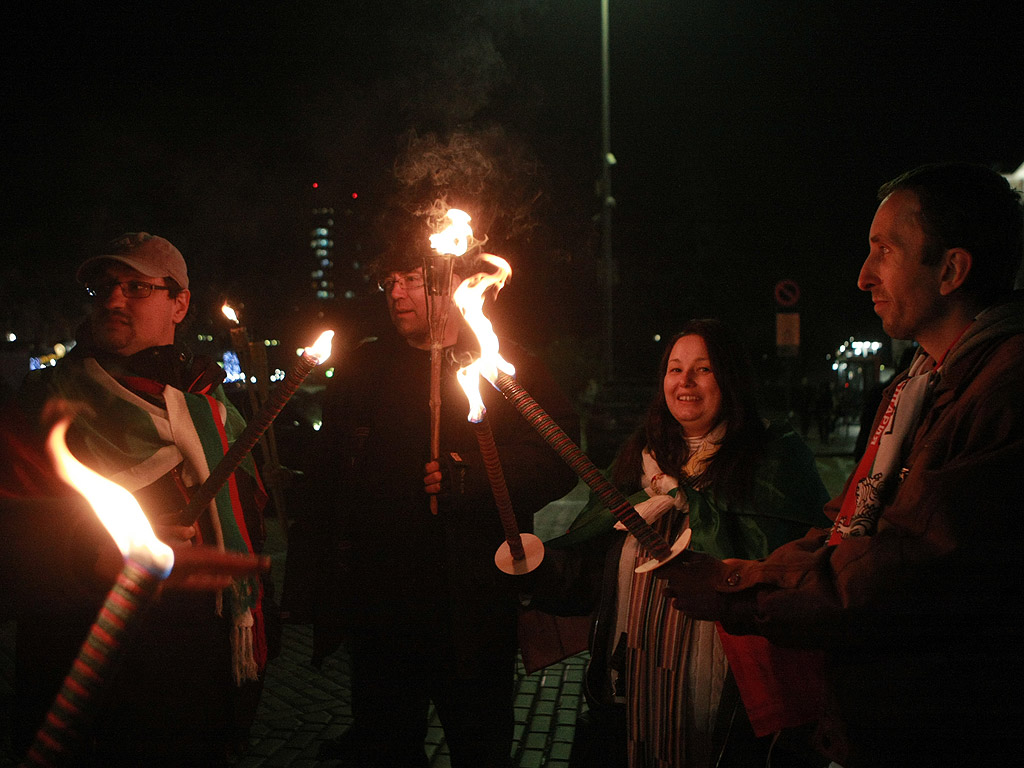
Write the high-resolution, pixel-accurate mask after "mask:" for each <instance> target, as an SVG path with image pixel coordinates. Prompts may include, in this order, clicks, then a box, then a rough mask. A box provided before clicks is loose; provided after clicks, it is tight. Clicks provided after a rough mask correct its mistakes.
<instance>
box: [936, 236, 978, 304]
mask: <svg viewBox="0 0 1024 768" xmlns="http://www.w3.org/2000/svg"><path fill="white" fill-rule="evenodd" d="M942 261H943V267H942V279H941V282H940V283H939V292H940V293H941V294H942V295H943V296H949V295H950V294H951V293H953V292H954V291H955V290H957V289H958V288H960V286H962V285H963V284H964V282H965V281H966V280H967V276H968V275H969V274H970V273H971V267H972V266H973V264H974V257H973V256H971V252H970V251H965V250H964V249H963V248H950V249H949V250H948V251H946V253H945V255H943V257H942Z"/></svg>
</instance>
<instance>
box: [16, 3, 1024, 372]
mask: <svg viewBox="0 0 1024 768" xmlns="http://www.w3.org/2000/svg"><path fill="white" fill-rule="evenodd" d="M896 5H900V4H897V3H886V4H881V3H879V4H876V3H850V2H829V1H827V0H819V1H812V0H780V1H779V2H773V3H734V2H732V3H730V2H683V0H636V2H625V1H624V0H612V2H611V22H610V30H611V56H610V60H611V108H612V123H611V147H612V151H613V153H614V155H615V157H616V160H617V165H615V166H614V168H613V169H612V193H613V195H614V197H615V200H616V207H615V209H614V214H613V225H612V229H613V254H614V258H615V261H616V265H617V272H618V280H619V283H618V286H617V288H616V291H615V309H614V314H613V317H614V323H615V329H616V340H615V347H614V359H615V364H616V370H615V376H616V378H621V379H631V378H641V379H647V378H649V377H650V374H651V372H652V370H653V366H654V361H655V360H656V358H657V355H658V354H659V352H660V345H659V344H658V342H657V341H656V340H655V334H663V335H668V334H671V333H672V331H673V330H674V329H675V328H676V327H678V326H679V325H681V324H682V322H684V321H685V320H686V319H687V318H689V317H691V316H695V315H719V316H721V317H723V318H725V319H726V320H728V321H729V322H731V323H733V324H735V325H736V326H737V327H739V328H740V329H741V330H742V331H743V333H744V335H745V337H746V338H747V340H748V342H749V344H750V346H751V350H752V352H754V354H755V357H756V358H757V359H758V360H759V361H760V362H761V363H762V364H763V365H764V366H765V367H766V369H770V368H771V367H772V365H773V360H774V354H775V347H774V344H775V335H774V334H775V331H774V315H775V312H776V309H777V308H776V306H775V304H774V300H773V286H774V285H775V284H776V282H777V281H778V280H780V279H782V278H788V279H791V280H794V281H796V282H797V283H798V284H799V286H800V289H801V298H800V302H799V304H798V306H797V307H796V308H797V309H798V310H799V312H800V315H801V325H802V337H801V349H800V357H799V358H798V360H797V361H796V362H795V363H793V364H795V365H797V366H799V372H800V373H809V374H810V375H812V376H815V375H818V374H819V373H821V372H824V371H826V370H827V367H826V360H825V355H826V354H828V353H830V352H832V351H834V349H835V348H836V346H837V345H838V344H839V343H841V342H842V341H843V340H845V339H848V338H849V337H851V336H856V337H858V338H867V339H877V340H885V337H884V336H883V333H882V330H881V327H880V324H879V323H878V322H877V319H876V318H875V317H874V314H873V312H872V311H871V308H870V302H869V301H868V300H867V298H866V297H865V296H864V295H862V294H860V293H859V292H858V291H857V289H856V285H855V283H856V277H857V272H858V269H859V267H860V263H861V261H862V259H863V256H864V254H865V253H866V237H867V229H868V225H869V223H870V219H871V216H872V213H873V211H874V208H875V207H876V204H877V203H876V201H875V197H874V196H875V191H876V189H877V188H878V186H879V185H880V184H881V183H882V182H884V181H886V180H887V179H889V178H891V177H893V176H895V175H896V174H898V173H899V172H901V171H903V170H906V169H908V168H910V167H913V166H915V165H917V164H920V163H923V162H929V161H935V160H967V161H972V162H978V163H982V164H985V165H989V166H991V167H993V168H995V169H996V170H999V171H1000V172H1004V173H1009V172H1012V171H1013V170H1015V169H1016V168H1017V167H1018V166H1019V165H1020V164H1021V162H1022V161H1024V137H1022V131H1021V127H1022V120H1021V118H1022V105H1024V86H1022V75H1024V63H1022V61H1024V56H1022V50H1021V32H1022V20H1024V19H1022V10H1021V5H1020V4H1019V3H1010V4H998V5H999V6H1000V7H999V9H995V8H994V7H993V6H991V5H989V4H983V5H978V4H968V3H963V4H956V5H954V4H944V3H931V4H927V5H926V6H922V8H921V9H920V10H908V9H903V10H898V9H894V8H893V7H891V6H896ZM0 13H2V18H0V29H2V30H3V32H2V36H3V41H2V42H3V51H2V56H3V60H2V62H3V69H2V76H0V78H2V79H0V89H2V90H0V96H2V117H0V127H2V134H0V141H2V153H0V163H2V166H0V167H2V180H3V185H4V188H5V189H4V192H5V194H4V200H5V202H4V203H3V205H2V206H0V211H2V219H0V258H2V272H0V276H2V278H3V288H2V296H0V299H2V302H3V314H2V315H0V317H3V318H4V321H5V323H6V325H7V326H8V327H9V328H18V329H19V331H20V333H19V337H20V341H19V344H26V343H27V344H30V345H32V347H33V353H37V352H38V351H39V350H41V349H44V348H45V347H46V345H52V344H53V343H54V342H56V341H66V340H67V339H68V338H70V337H71V335H73V327H74V324H75V322H76V321H77V319H78V317H79V316H80V314H81V311H82V303H81V293H80V290H79V289H78V288H76V286H75V285H74V283H73V280H72V277H71V276H72V273H73V271H74V267H75V265H76V264H77V263H78V262H79V261H80V260H81V259H83V258H84V257H85V256H87V255H91V254H92V253H95V252H97V250H98V249H99V248H100V247H101V246H102V244H104V243H105V242H106V241H108V240H109V239H111V238H112V237H114V236H116V235H118V234H120V233H121V232H124V231H137V230H145V231H149V232H153V233H157V234H161V235H163V236H165V237H167V238H168V239H170V240H171V241H172V242H173V243H175V244H176V245H177V246H178V247H179V248H180V249H181V251H182V252H183V253H184V254H185V256H186V259H187V260H188V261H189V264H190V270H191V275H192V278H193V281H194V287H195V290H194V292H193V304H194V305H195V308H196V324H197V327H198V328H200V329H201V330H202V329H206V330H208V331H209V332H210V333H214V334H219V335H220V336H218V338H220V337H222V336H223V335H225V334H226V329H225V328H224V326H223V321H222V320H221V319H219V307H220V302H221V301H222V300H223V298H225V297H227V298H229V299H230V300H231V301H232V302H233V303H234V304H235V305H236V306H242V307H244V310H243V317H244V318H245V319H246V323H247V325H249V326H250V328H251V329H252V332H253V335H254V336H256V337H258V338H261V337H264V336H276V337H280V338H282V340H283V345H282V346H285V347H290V346H294V345H296V344H298V345H302V344H305V343H309V341H310V340H311V338H313V336H312V333H313V331H312V330H311V328H312V326H314V325H316V324H318V323H320V324H322V323H324V322H328V321H329V322H332V323H335V324H338V330H339V337H340V338H341V339H342V340H343V343H345V342H346V341H351V340H352V339H353V338H355V337H357V336H358V335H360V334H361V333H362V332H363V330H364V326H367V325H370V324H371V323H370V322H369V321H368V318H379V313H378V312H376V310H375V309H374V307H379V301H380V299H379V295H375V296H371V297H369V298H366V299H362V298H360V299H357V300H355V301H353V302H349V303H347V304H345V305H344V306H342V305H341V303H339V305H338V306H336V307H331V308H328V310H327V312H326V316H318V315H317V312H316V308H315V307H314V306H313V305H314V302H312V300H311V299H310V298H309V295H310V292H309V288H308V273H309V267H310V256H309V243H308V232H309V228H310V223H309V211H310V209H311V208H312V207H313V206H314V205H330V206H332V207H334V208H335V209H336V211H337V212H338V222H339V224H338V233H337V234H336V236H335V243H336V245H335V248H336V256H337V258H336V260H337V261H338V262H342V261H345V260H346V259H351V260H352V261H355V262H358V263H360V264H361V265H365V263H366V262H367V261H368V260H369V258H370V257H372V255H373V253H374V252H376V251H377V250H378V249H379V248H381V247H383V245H384V244H385V243H386V241H387V235H388V232H391V233H392V234H393V230H385V231H384V232H383V233H382V232H381V230H380V228H379V227H378V226H377V224H376V223H377V220H378V218H379V215H380V214H381V212H383V211H384V210H386V209H388V208H390V207H394V206H396V205H400V206H405V207H406V208H407V209H409V208H418V209H423V208H425V207H427V206H429V205H430V204H431V203H432V202H433V201H434V200H438V199H440V200H444V201H445V202H447V203H451V204H461V205H463V206H464V207H466V208H467V209H468V210H470V212H471V213H472V214H473V216H474V224H475V226H476V232H477V234H478V235H481V234H486V235H487V237H488V238H489V242H488V249H489V250H491V251H493V252H494V253H498V254H500V255H502V256H504V257H505V258H507V259H508V260H509V261H510V262H511V263H512V266H513V269H514V270H515V273H514V275H513V278H512V281H511V283H510V284H509V287H508V288H507V289H506V290H505V292H503V293H502V295H501V297H500V298H499V300H498V302H497V303H496V305H495V306H494V308H493V310H492V312H493V316H494V317H495V324H496V326H497V327H498V329H499V331H501V332H504V333H506V334H508V335H512V336H515V337H518V338H519V339H521V340H522V341H524V342H525V343H526V344H527V345H528V346H531V347H533V348H534V349H535V350H537V351H539V352H542V353H544V354H546V355H547V356H548V357H549V359H550V360H551V361H552V362H553V365H554V366H555V367H556V368H557V369H558V372H559V374H560V375H561V376H562V378H563V381H565V382H566V384H567V386H568V387H569V388H570V389H575V388H576V387H578V386H582V384H583V383H584V382H585V381H586V380H587V379H588V378H591V377H594V376H598V377H599V376H600V360H601V357H602V355H603V354H604V346H603V339H602V330H603V325H604V317H605V314H604V312H605V310H604V293H603V290H604V289H603V288H602V282H601V281H602V279H603V278H602V275H603V271H602V269H603V268H602V253H601V242H600V231H601V228H600V213H601V204H600V197H599V196H598V195H597V194H596V183H597V181H598V179H599V177H600V174H601V124H600V103H601V48H600V2H599V0H586V1H584V0H564V1H556V0H549V1H547V2H543V1H540V0H533V1H531V0H526V1H524V2H512V1H511V0H495V1H493V2H486V1H484V0H450V1H449V2H429V3H428V2H411V1H410V0H394V1H393V2H386V3H367V2H347V1H346V2H327V1H326V0H307V1H306V2H282V3H251V4H234V3H232V4H227V3H218V2H210V3H202V4H194V5H193V4H182V3H179V4H174V5H165V4H160V3H145V4H142V3H140V4H134V5H131V6H129V5H124V6H119V5H114V6H107V7H104V6H102V5H99V4H74V5H72V4H67V5H64V4H53V3H46V2H41V3H33V4H28V3H22V2H14V3H8V4H6V5H5V6H4V10H3V11H0ZM314 182H316V183H318V184H319V187H318V188H317V189H315V190H314V189H313V186H312V185H313V183H314ZM353 193H356V194H357V195H358V197H357V198H353V197H352V194H353ZM0 343H2V342H0ZM766 375H770V374H766Z"/></svg>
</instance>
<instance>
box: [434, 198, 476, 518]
mask: <svg viewBox="0 0 1024 768" xmlns="http://www.w3.org/2000/svg"><path fill="white" fill-rule="evenodd" d="M445 219H446V220H447V221H448V222H449V224H448V226H447V227H445V228H444V229H442V230H441V231H440V232H437V233H435V234H433V235H430V238H429V239H430V247H431V248H433V249H434V252H435V255H434V256H431V257H429V258H426V259H424V264H423V276H424V278H426V301H427V316H428V318H429V323H430V401H429V406H430V458H431V459H433V460H436V459H437V457H438V456H440V454H441V357H442V355H441V353H442V352H443V350H444V337H445V327H446V326H447V325H448V304H449V299H450V298H451V286H452V270H453V265H452V257H453V256H462V255H463V254H465V253H466V251H467V250H468V249H469V245H470V241H472V239H473V228H472V227H470V226H469V222H470V220H471V217H470V215H469V214H468V213H466V212H465V211H462V210H459V209H458V208H451V209H449V211H448V213H447V214H445ZM430 512H431V513H432V514H435V515H436V514H437V497H436V496H431V497H430Z"/></svg>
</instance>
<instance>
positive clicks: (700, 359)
mask: <svg viewBox="0 0 1024 768" xmlns="http://www.w3.org/2000/svg"><path fill="white" fill-rule="evenodd" d="M681 362H682V361H681V360H680V359H679V358H678V357H670V358H669V359H668V364H669V365H672V363H681ZM693 362H695V363H708V364H709V365H710V364H711V358H710V357H698V358H695V359H694V361H693Z"/></svg>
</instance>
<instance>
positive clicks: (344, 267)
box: [309, 184, 370, 307]
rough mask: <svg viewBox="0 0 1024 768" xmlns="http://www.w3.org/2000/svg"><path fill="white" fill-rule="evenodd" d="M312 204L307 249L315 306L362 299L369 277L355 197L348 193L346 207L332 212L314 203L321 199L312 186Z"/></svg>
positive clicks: (322, 205) (318, 203)
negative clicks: (310, 258) (309, 251)
mask: <svg viewBox="0 0 1024 768" xmlns="http://www.w3.org/2000/svg"><path fill="white" fill-rule="evenodd" d="M313 192H314V195H313V197H314V203H313V206H312V215H311V217H310V231H309V248H310V250H311V252H312V266H311V269H310V274H309V278H310V279H309V284H310V288H311V290H312V293H313V298H314V299H315V300H316V302H317V304H318V306H321V307H325V306H326V305H328V304H333V303H334V302H335V301H340V302H345V301H351V300H352V299H355V298H356V297H357V296H360V295H365V294H366V293H367V291H368V290H369V287H370V284H369V276H368V275H367V274H366V265H365V264H364V263H363V246H362V241H363V232H362V229H363V227H362V224H363V222H362V216H361V215H360V211H359V210H358V201H359V195H358V194H356V193H354V192H353V193H350V194H349V196H348V200H347V204H346V205H344V206H342V207H339V208H335V207H334V205H333V203H335V201H333V200H332V201H331V203H332V205H325V204H322V203H321V202H320V200H318V198H321V197H324V196H325V195H324V190H323V189H321V188H320V185H319V184H314V185H313Z"/></svg>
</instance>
